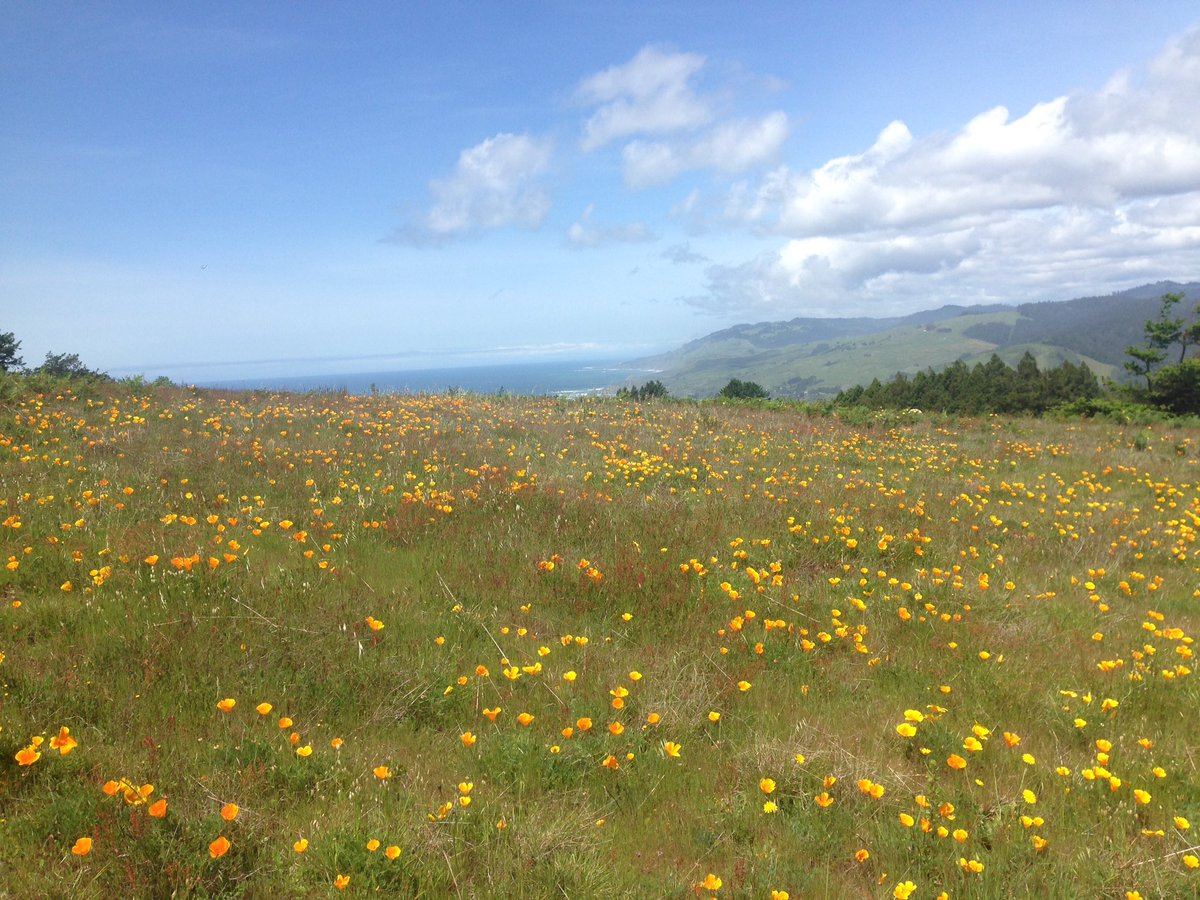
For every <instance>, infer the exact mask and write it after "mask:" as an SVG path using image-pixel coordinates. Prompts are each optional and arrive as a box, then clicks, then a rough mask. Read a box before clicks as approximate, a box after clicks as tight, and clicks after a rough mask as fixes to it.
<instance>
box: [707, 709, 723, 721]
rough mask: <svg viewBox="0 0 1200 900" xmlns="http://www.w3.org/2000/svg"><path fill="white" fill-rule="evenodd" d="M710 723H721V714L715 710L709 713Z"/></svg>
mask: <svg viewBox="0 0 1200 900" xmlns="http://www.w3.org/2000/svg"><path fill="white" fill-rule="evenodd" d="M708 721H710V722H712V723H714V724H715V723H717V722H720V721H721V714H720V713H719V712H717V711H716V710H715V709H714V710H710V711H709V713H708Z"/></svg>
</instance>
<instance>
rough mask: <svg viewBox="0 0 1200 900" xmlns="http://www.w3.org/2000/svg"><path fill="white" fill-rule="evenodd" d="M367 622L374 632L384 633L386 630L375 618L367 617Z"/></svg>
mask: <svg viewBox="0 0 1200 900" xmlns="http://www.w3.org/2000/svg"><path fill="white" fill-rule="evenodd" d="M366 622H367V625H368V626H369V627H370V629H371V630H372V631H382V630H383V628H384V624H383V623H382V622H380V621H379V620H378V619H376V618H374V617H373V616H367V618H366Z"/></svg>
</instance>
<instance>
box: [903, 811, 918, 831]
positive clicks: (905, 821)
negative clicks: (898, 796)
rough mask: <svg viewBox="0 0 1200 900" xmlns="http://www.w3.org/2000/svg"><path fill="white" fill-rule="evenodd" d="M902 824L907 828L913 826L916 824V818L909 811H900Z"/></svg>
mask: <svg viewBox="0 0 1200 900" xmlns="http://www.w3.org/2000/svg"><path fill="white" fill-rule="evenodd" d="M900 824H901V825H903V826H904V827H905V828H912V827H913V825H914V824H916V820H915V819H913V817H912V816H910V815H909V814H908V813H900Z"/></svg>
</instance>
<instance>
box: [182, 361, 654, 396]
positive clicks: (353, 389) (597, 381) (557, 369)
mask: <svg viewBox="0 0 1200 900" xmlns="http://www.w3.org/2000/svg"><path fill="white" fill-rule="evenodd" d="M617 366H618V363H617V361H616V360H611V359H607V360H571V361H564V360H556V361H554V362H524V363H504V364H499V365H479V366H456V367H453V368H441V369H405V370H402V371H399V372H354V373H347V374H334V375H295V376H280V377H269V378H241V379H236V380H226V381H208V382H203V383H201V386H203V387H219V388H230V389H233V390H254V389H262V390H272V391H296V392H304V391H345V392H346V393H350V394H369V393H372V392H373V391H377V392H379V393H395V394H435V393H446V392H448V391H455V390H457V391H466V392H469V393H473V394H500V393H506V394H521V395H535V396H564V397H573V396H586V395H589V394H600V393H603V391H604V390H605V389H606V388H611V387H613V386H616V385H620V384H621V383H622V382H624V381H625V379H627V378H633V379H634V380H635V381H637V380H638V378H640V377H641V376H642V375H645V376H646V378H651V377H653V373H652V372H641V371H639V370H637V369H628V368H617ZM639 383H640V382H639Z"/></svg>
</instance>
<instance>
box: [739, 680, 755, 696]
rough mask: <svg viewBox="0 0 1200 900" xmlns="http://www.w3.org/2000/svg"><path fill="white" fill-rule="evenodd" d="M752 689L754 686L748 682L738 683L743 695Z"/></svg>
mask: <svg viewBox="0 0 1200 900" xmlns="http://www.w3.org/2000/svg"><path fill="white" fill-rule="evenodd" d="M752 687H754V685H752V684H751V683H750V682H748V681H739V682H738V690H739V691H741V692H742V693H743V694H744V693H746V691H748V690H750V688H752Z"/></svg>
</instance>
